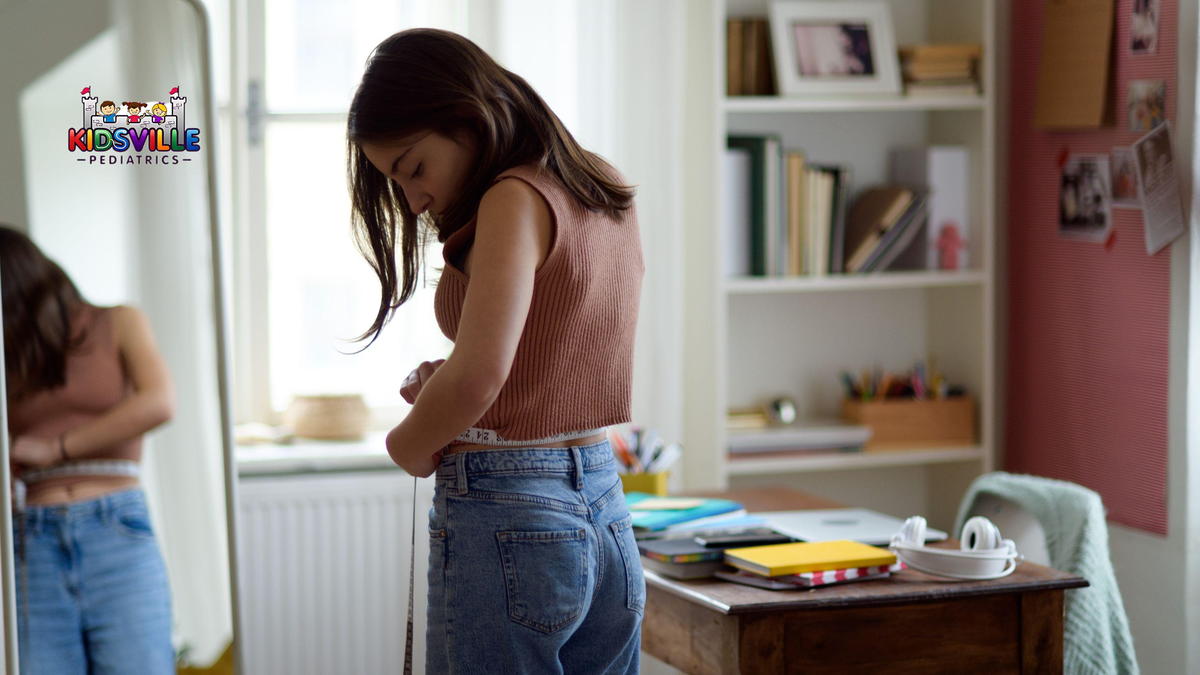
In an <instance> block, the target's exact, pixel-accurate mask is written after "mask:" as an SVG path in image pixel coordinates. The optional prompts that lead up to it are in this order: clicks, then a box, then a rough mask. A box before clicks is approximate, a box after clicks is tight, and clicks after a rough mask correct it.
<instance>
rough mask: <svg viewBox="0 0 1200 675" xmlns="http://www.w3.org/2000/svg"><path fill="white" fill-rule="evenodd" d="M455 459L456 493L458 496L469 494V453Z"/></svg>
mask: <svg viewBox="0 0 1200 675" xmlns="http://www.w3.org/2000/svg"><path fill="white" fill-rule="evenodd" d="M453 457H454V472H455V476H454V493H455V494H457V495H458V496H460V497H461V496H463V495H465V494H467V453H465V452H461V453H459V454H457V455H453Z"/></svg>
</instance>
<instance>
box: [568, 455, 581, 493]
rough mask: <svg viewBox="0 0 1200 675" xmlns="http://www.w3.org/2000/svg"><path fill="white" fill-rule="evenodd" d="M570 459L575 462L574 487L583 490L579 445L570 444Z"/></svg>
mask: <svg viewBox="0 0 1200 675" xmlns="http://www.w3.org/2000/svg"><path fill="white" fill-rule="evenodd" d="M570 450H571V460H572V461H573V462H575V489H576V490H579V491H581V492H582V491H583V454H582V453H580V452H579V446H577V445H572V446H571V447H570Z"/></svg>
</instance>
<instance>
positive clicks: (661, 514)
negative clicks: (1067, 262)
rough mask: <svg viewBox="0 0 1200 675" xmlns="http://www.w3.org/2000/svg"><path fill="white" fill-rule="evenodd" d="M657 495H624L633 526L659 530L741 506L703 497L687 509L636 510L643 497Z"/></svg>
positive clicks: (632, 493)
mask: <svg viewBox="0 0 1200 675" xmlns="http://www.w3.org/2000/svg"><path fill="white" fill-rule="evenodd" d="M654 497H657V495H651V494H646V493H644V492H629V493H626V495H625V503H626V504H628V505H629V510H630V511H631V512H633V526H634V527H637V528H641V529H644V530H661V529H663V528H666V527H670V526H671V525H675V524H678V523H686V522H687V521H689V520H695V519H697V518H707V517H708V516H716V515H720V514H722V513H729V512H730V511H737V510H738V509H740V508H742V505H741V504H739V503H738V502H735V501H731V500H728V499H705V500H704V503H703V504H701V505H699V506H693V507H692V508H689V509H656V510H654V511H638V510H637V503H638V502H640V501H642V500H643V499H651V498H654Z"/></svg>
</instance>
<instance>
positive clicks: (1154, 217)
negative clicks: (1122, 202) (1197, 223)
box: [1133, 122, 1187, 255]
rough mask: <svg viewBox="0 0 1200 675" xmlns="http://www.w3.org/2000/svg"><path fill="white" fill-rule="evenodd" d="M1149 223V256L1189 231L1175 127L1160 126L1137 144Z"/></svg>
mask: <svg viewBox="0 0 1200 675" xmlns="http://www.w3.org/2000/svg"><path fill="white" fill-rule="evenodd" d="M1133 159H1134V163H1135V164H1136V165H1137V173H1138V185H1139V187H1140V194H1141V202H1142V219H1143V221H1144V222H1145V228H1144V229H1145V233H1146V253H1148V254H1150V255H1154V254H1155V253H1158V252H1159V251H1161V250H1162V249H1163V248H1165V247H1166V246H1167V245H1168V244H1170V243H1171V242H1172V241H1175V239H1177V238H1179V237H1180V236H1182V235H1183V233H1184V232H1185V231H1186V230H1187V225H1186V222H1187V216H1186V214H1185V210H1184V206H1183V198H1182V195H1181V190H1180V189H1179V174H1178V173H1177V172H1176V169H1175V152H1174V149H1173V146H1172V142H1171V124H1170V122H1168V123H1166V124H1160V125H1159V126H1157V127H1155V128H1154V130H1153V131H1151V132H1150V133H1148V134H1146V135H1145V136H1142V137H1141V138H1139V139H1138V140H1137V141H1136V142H1135V143H1134V144H1133Z"/></svg>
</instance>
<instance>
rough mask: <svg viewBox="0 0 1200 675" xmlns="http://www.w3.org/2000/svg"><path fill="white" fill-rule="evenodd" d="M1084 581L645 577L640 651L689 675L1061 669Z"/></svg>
mask: <svg viewBox="0 0 1200 675" xmlns="http://www.w3.org/2000/svg"><path fill="white" fill-rule="evenodd" d="M710 496H718V495H716V494H713V495H710ZM719 496H722V497H726V498H730V499H734V500H737V501H739V502H741V503H743V504H745V505H746V508H747V509H748V510H750V511H768V510H790V509H806V508H808V509H813V508H836V507H838V506H841V505H840V504H837V503H834V502H830V501H828V500H824V499H819V498H815V497H811V496H808V495H805V494H803V493H799V492H795V491H793V490H789V489H786V488H769V489H761V490H754V491H745V492H728V493H722V494H721V495H719ZM1086 585H1087V581H1085V580H1084V579H1082V578H1080V577H1076V576H1074V575H1070V574H1065V573H1063V572H1059V571H1056V570H1052V569H1050V568H1047V567H1042V566H1040V565H1034V564H1033V563H1021V564H1020V565H1018V566H1017V569H1016V570H1015V571H1014V572H1013V573H1012V574H1010V575H1008V576H1007V577H1004V578H1001V579H995V580H992V581H945V580H941V579H937V578H935V577H931V576H927V575H925V574H922V573H920V572H917V571H915V570H904V571H903V572H899V573H897V574H893V575H892V577H891V578H890V579H886V580H878V581H864V582H861V583H853V584H845V585H841V586H832V587H828V588H815V589H809V590H795V591H791V590H789V591H770V590H765V589H760V588H755V587H752V586H743V585H741V584H734V583H730V582H725V581H720V580H717V579H700V580H694V581H676V580H674V579H670V578H667V577H663V576H660V575H657V574H655V573H653V572H650V571H648V570H647V571H646V613H645V619H644V622H643V624H642V649H644V650H645V651H646V652H648V653H650V654H652V655H653V656H654V657H655V658H657V659H659V660H661V661H664V662H666V663H669V664H671V665H673V666H675V667H676V668H679V669H680V670H683V671H685V672H688V673H755V674H757V673H855V672H870V673H880V672H885V673H888V674H889V675H894V674H896V673H922V674H924V673H968V672H988V673H1059V672H1062V657H1063V643H1062V640H1063V591H1064V590H1065V589H1068V588H1079V587H1081V586H1086Z"/></svg>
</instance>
